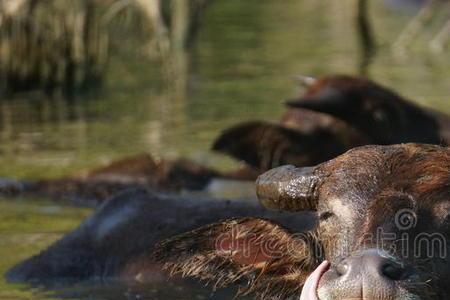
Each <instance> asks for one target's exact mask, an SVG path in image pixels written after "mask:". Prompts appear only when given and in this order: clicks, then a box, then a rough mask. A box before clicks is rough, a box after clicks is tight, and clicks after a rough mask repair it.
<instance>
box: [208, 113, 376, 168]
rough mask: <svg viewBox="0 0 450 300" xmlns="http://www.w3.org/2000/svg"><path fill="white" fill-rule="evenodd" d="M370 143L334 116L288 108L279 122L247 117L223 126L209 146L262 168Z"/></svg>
mask: <svg viewBox="0 0 450 300" xmlns="http://www.w3.org/2000/svg"><path fill="white" fill-rule="evenodd" d="M369 143H370V139H368V138H367V137H365V136H364V134H362V133H361V132H359V131H358V130H356V129H355V128H353V127H351V126H349V125H348V124H346V123H345V122H343V121H341V120H339V119H337V118H335V117H333V116H330V115H327V114H323V113H318V112H314V111H310V110H305V109H289V110H288V111H287V112H286V113H285V114H284V115H283V117H282V119H281V121H280V122H278V123H272V122H266V121H250V122H243V123H240V124H237V125H235V126H232V127H230V128H228V129H226V130H224V131H223V132H222V133H221V134H220V135H219V136H218V137H217V139H216V140H215V141H214V143H213V146H212V149H213V150H214V151H218V152H222V153H225V154H228V155H230V156H232V157H235V158H237V159H239V160H242V161H244V162H245V163H247V164H248V165H250V166H251V167H253V168H255V169H257V170H259V171H260V172H264V171H267V170H269V169H271V168H273V167H277V166H280V165H283V164H293V165H296V166H309V165H315V164H318V163H321V162H324V161H327V160H329V159H332V158H334V157H336V156H338V155H340V154H342V153H344V152H345V151H347V150H349V149H351V148H354V147H357V146H361V145H366V144H369Z"/></svg>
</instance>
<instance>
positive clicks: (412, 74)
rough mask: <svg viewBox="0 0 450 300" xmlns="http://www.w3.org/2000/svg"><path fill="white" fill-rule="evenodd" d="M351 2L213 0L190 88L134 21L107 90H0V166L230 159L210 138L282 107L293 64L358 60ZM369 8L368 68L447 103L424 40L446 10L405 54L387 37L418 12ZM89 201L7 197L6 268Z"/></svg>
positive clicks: (1, 293)
mask: <svg viewBox="0 0 450 300" xmlns="http://www.w3.org/2000/svg"><path fill="white" fill-rule="evenodd" d="M353 3H354V2H353V1H335V0H327V1H317V0H303V1H301V0H298V1H294V0H283V1H275V0H271V1H269V0H245V1H242V0H216V1H215V2H214V3H213V4H212V5H211V7H210V8H209V10H208V11H207V13H206V14H205V16H204V19H203V24H202V27H201V30H200V32H199V35H198V37H197V39H196V41H195V43H194V46H193V47H192V48H191V49H189V51H188V52H187V53H186V59H187V61H188V68H187V70H186V72H185V73H183V74H181V76H180V77H181V78H182V79H183V80H182V81H183V84H185V85H186V86H187V88H186V89H184V88H181V89H180V88H175V87H174V85H173V84H170V83H169V84H167V83H165V82H164V80H163V79H162V78H163V76H162V75H161V72H160V65H159V64H157V63H156V62H155V61H152V60H150V59H147V58H146V56H145V55H143V52H144V51H143V49H144V48H143V47H144V44H143V43H142V42H140V41H137V40H133V39H132V37H133V32H130V33H129V36H130V37H127V38H126V39H124V42H123V43H116V44H120V45H121V46H122V48H121V49H120V51H115V52H114V53H115V54H114V55H113V56H112V58H111V61H110V65H109V68H108V70H107V77H106V81H105V85H104V88H103V89H102V90H101V91H99V92H98V93H91V94H89V95H84V96H80V97H77V98H76V99H74V100H72V101H66V100H63V99H60V98H58V97H55V98H53V99H48V98H46V97H43V96H42V95H39V94H26V95H18V96H15V97H13V98H11V99H5V100H4V101H1V102H0V165H1V166H2V167H1V168H0V176H7V177H16V178H38V177H57V176H60V175H64V174H68V173H72V172H77V171H81V170H85V169H86V168H89V167H91V166H96V165H101V164H104V163H107V162H108V161H110V160H112V159H114V158H118V157H121V156H124V155H131V154H136V153H140V152H149V153H151V154H152V155H154V156H155V157H179V156H184V157H188V158H191V159H194V160H197V161H199V162H202V163H205V164H209V165H212V166H216V167H219V168H231V167H232V163H233V162H232V161H231V160H229V159H226V158H223V157H221V156H220V155H217V154H213V153H211V152H210V151H209V150H208V148H209V145H210V143H211V141H212V140H213V139H214V137H215V136H216V135H217V134H218V133H219V132H220V130H221V129H224V128H226V127H227V126H230V125H232V124H234V123H236V122H239V121H243V120H249V119H270V120H276V119H277V118H279V116H280V115H281V114H282V112H283V106H282V105H281V103H282V102H283V101H284V100H285V99H287V98H289V97H292V96H295V95H296V94H297V93H298V92H299V88H298V87H297V86H296V84H295V82H294V81H293V80H292V76H293V75H296V74H305V75H315V76H316V75H321V74H328V73H350V74H355V73H356V72H357V70H358V69H359V64H360V51H359V45H358V43H357V36H356V31H355V28H354V26H353V14H354V7H353V6H354V5H353ZM371 18H372V20H373V25H374V28H375V34H376V40H377V43H378V44H379V50H378V54H377V56H376V57H375V59H374V61H373V63H372V64H371V65H370V68H369V70H368V71H369V75H370V77H371V78H373V79H375V80H377V81H379V82H381V83H383V84H385V85H387V86H391V87H393V88H395V89H396V90H397V91H399V92H400V93H401V94H403V95H405V96H407V97H408V98H410V99H412V100H414V101H417V102H419V103H420V104H422V105H424V106H429V107H434V108H437V109H440V110H441V111H446V112H448V113H450V104H449V102H448V97H449V95H450V84H449V83H450V76H449V75H450V60H449V52H448V51H447V52H445V53H443V54H433V53H431V52H430V51H429V50H428V48H427V46H428V44H427V42H428V41H429V40H430V39H431V37H432V36H433V33H435V32H436V30H437V29H438V27H439V21H440V20H442V19H443V18H444V16H440V15H438V16H437V18H436V21H435V22H433V23H432V24H431V25H430V26H429V27H427V28H426V30H425V31H424V33H422V34H421V36H420V37H419V38H418V39H417V40H416V41H415V42H414V44H413V45H412V48H411V52H410V54H409V56H408V57H404V58H401V59H399V58H397V57H396V56H394V55H393V54H392V52H391V51H390V45H391V44H392V42H393V41H394V40H395V38H396V37H397V36H398V34H399V32H400V31H401V30H402V28H403V27H404V26H405V24H406V23H407V22H408V21H409V20H410V19H411V14H410V13H406V12H401V11H395V10H391V9H388V8H387V7H385V6H383V5H382V1H376V2H375V1H373V7H372V10H371ZM122 34H123V33H122ZM116 44H115V45H116ZM183 84H182V86H183ZM89 213H90V210H89V209H83V208H74V207H61V206H57V205H56V204H54V203H51V202H48V201H45V200H42V199H41V200H39V199H20V200H17V201H11V200H2V201H0V219H1V222H0V237H1V239H0V273H3V272H4V271H5V270H7V269H8V268H9V267H10V266H12V265H13V264H14V263H16V262H18V261H19V260H21V259H23V258H26V257H28V256H29V255H31V254H34V253H37V252H39V251H40V250H41V249H43V248H45V247H46V246H47V245H48V244H50V243H51V242H52V241H54V240H55V239H57V238H59V237H60V236H61V235H62V234H64V233H65V232H67V231H69V230H71V229H72V228H74V227H76V226H77V224H79V222H80V221H81V220H82V219H84V218H85V217H86V216H87V215H88V214H89ZM117 289H119V291H120V292H118V291H117ZM145 291H146V292H142V291H141V292H142V293H141V294H142V295H145V298H149V299H159V298H160V299H169V298H170V297H171V295H178V296H179V295H189V296H188V297H187V296H186V297H187V298H191V299H204V298H205V297H206V298H207V297H208V295H209V294H208V293H207V292H204V291H201V290H199V289H198V290H195V289H194V290H192V291H185V290H183V288H182V287H176V286H175V287H174V286H171V285H168V286H163V287H151V288H149V289H146V290H145ZM127 293H128V294H127ZM133 295H134V294H133V292H130V290H129V288H128V287H117V285H114V286H109V287H101V286H95V285H94V286H88V287H86V286H75V287H65V288H64V289H63V290H62V291H58V292H55V291H45V290H42V289H39V288H30V287H27V286H20V285H19V286H17V285H9V284H7V283H5V282H4V281H3V279H0V299H20V300H24V299H40V300H43V299H57V298H61V297H68V298H70V299H135V298H133V297H134V296H133ZM173 297H176V296H173ZM224 299H226V298H224Z"/></svg>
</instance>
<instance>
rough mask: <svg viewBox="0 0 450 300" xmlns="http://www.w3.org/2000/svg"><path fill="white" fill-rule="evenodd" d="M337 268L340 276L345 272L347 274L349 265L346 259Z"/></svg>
mask: <svg viewBox="0 0 450 300" xmlns="http://www.w3.org/2000/svg"><path fill="white" fill-rule="evenodd" d="M335 269H336V273H337V274H338V276H344V275H345V274H347V272H348V269H349V266H348V263H347V262H346V261H343V262H341V263H340V264H338V265H337V266H336V268H335Z"/></svg>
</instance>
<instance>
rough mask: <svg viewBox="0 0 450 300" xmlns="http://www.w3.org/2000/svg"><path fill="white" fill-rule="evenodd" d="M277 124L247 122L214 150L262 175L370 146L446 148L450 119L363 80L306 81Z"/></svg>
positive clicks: (329, 78)
mask: <svg viewBox="0 0 450 300" xmlns="http://www.w3.org/2000/svg"><path fill="white" fill-rule="evenodd" d="M304 82H305V87H306V91H305V93H303V94H302V95H301V96H300V97H299V98H297V99H294V100H290V101H288V102H287V105H288V110H287V111H286V113H285V114H284V115H283V116H282V118H281V120H280V122H277V123H269V122H265V121H255V122H245V123H241V124H237V125H235V126H233V127H231V128H229V129H227V130H225V131H224V132H223V133H222V134H220V135H219V137H218V138H217V139H216V141H215V142H214V144H213V147H212V148H213V150H216V151H219V152H222V153H225V154H228V155H231V156H232V157H235V158H237V159H239V160H243V161H244V162H246V163H248V164H249V165H251V166H253V167H256V168H259V169H260V170H261V171H266V170H268V169H270V168H273V167H276V166H279V165H282V164H293V165H296V166H308V165H314V164H317V163H320V162H324V161H326V160H329V159H332V158H334V157H336V156H338V155H340V154H342V153H344V152H345V151H347V150H349V149H352V148H354V147H357V146H361V145H368V144H382V145H389V144H397V143H405V142H415V143H431V144H447V143H448V142H449V141H450V117H448V116H447V115H445V114H442V113H440V112H436V111H433V110H431V109H427V108H423V107H420V106H418V105H416V104H414V103H412V102H410V101H408V100H405V99H403V98H402V97H401V96H399V95H398V94H396V93H395V92H393V91H391V90H390V89H388V88H385V87H383V86H381V85H379V84H377V83H375V82H372V81H370V80H368V79H365V78H362V77H352V76H345V75H330V76H325V77H322V78H318V79H313V78H307V80H306V81H305V80H304Z"/></svg>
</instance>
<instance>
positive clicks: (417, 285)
mask: <svg viewBox="0 0 450 300" xmlns="http://www.w3.org/2000/svg"><path fill="white" fill-rule="evenodd" d="M256 185H257V194H258V197H259V199H260V202H261V203H262V204H263V206H265V207H268V208H276V209H277V211H280V210H285V211H289V212H290V213H287V214H283V213H282V212H277V211H273V212H270V211H267V210H264V209H262V208H258V207H257V206H254V205H253V204H249V203H241V202H227V201H225V202H223V201H222V202H221V201H219V202H209V201H207V202H205V201H200V202H195V201H185V200H174V199H172V200H169V199H161V198H158V197H154V196H151V195H148V194H145V193H143V192H131V193H126V194H123V195H121V196H119V197H117V198H115V199H112V200H111V201H109V202H106V203H105V204H104V205H103V206H102V207H101V208H100V209H99V210H98V211H97V212H96V213H95V214H94V215H93V216H92V217H90V218H89V219H88V220H86V221H85V222H84V223H83V224H82V225H81V226H80V227H79V228H78V229H77V230H75V231H74V232H72V233H70V234H68V235H67V236H66V237H64V238H63V239H62V240H60V241H58V242H56V243H55V244H54V245H52V246H50V248H49V249H47V250H46V251H44V252H42V253H41V254H39V255H37V256H35V257H32V258H30V259H28V260H26V261H24V262H22V263H20V264H18V265H17V266H15V267H14V268H13V269H11V270H10V271H9V272H8V274H7V278H8V279H9V280H14V281H28V280H42V279H49V280H55V279H58V278H67V277H69V278H75V279H77V280H79V279H86V278H92V277H111V276H112V277H120V278H122V279H127V280H137V281H145V280H152V279H153V278H154V277H155V276H156V275H155V274H158V273H157V272H155V270H157V269H159V268H160V267H161V265H162V266H163V267H164V268H165V269H166V270H168V272H169V273H170V274H172V275H182V276H187V277H196V278H200V279H202V280H205V281H206V282H210V283H211V284H213V286H214V287H223V286H226V285H229V284H232V283H240V284H241V288H240V293H241V294H242V293H244V294H245V293H255V294H256V295H257V297H259V298H260V299H299V296H300V293H301V291H302V286H303V283H304V281H305V279H306V277H307V276H308V275H309V274H310V273H311V271H312V270H314V269H315V268H316V267H317V266H318V265H319V264H320V262H322V261H323V260H325V259H326V260H328V261H330V262H331V267H330V269H329V270H328V271H327V272H326V273H325V274H324V275H323V277H322V279H321V280H320V284H319V288H318V295H319V298H320V299H321V300H328V299H380V300H388V299H447V298H448V296H449V295H450V286H449V285H448V284H447V281H448V279H449V278H450V261H449V259H448V253H447V250H448V246H449V243H448V241H449V238H450V149H449V148H446V147H441V146H437V145H425V144H402V145H392V146H363V147H359V148H355V149H353V150H350V151H348V152H347V153H345V154H343V155H341V156H339V157H337V158H335V159H333V160H330V161H328V162H325V163H322V164H319V165H318V166H315V167H307V168H296V167H293V166H283V167H279V168H276V169H273V170H270V171H268V172H267V173H264V174H263V175H261V176H260V177H259V178H258V180H257V184H256ZM306 211H313V212H314V211H315V214H314V215H315V216H316V218H317V219H316V221H317V223H315V222H314V219H312V218H311V215H310V214H308V213H305V212H306ZM219 220H220V221H219ZM217 221H218V222H217ZM211 222H216V223H211ZM202 224H209V225H205V226H204V227H199V228H197V227H198V226H199V225H202ZM308 227H309V229H308ZM195 228H196V229H195ZM191 229H194V230H193V231H189V232H186V233H182V232H185V231H187V230H191ZM176 233H181V234H180V235H177V236H174V237H170V238H169V239H166V240H164V241H162V242H159V243H158V241H160V240H161V239H165V238H167V237H168V236H170V235H173V234H176ZM124 241H126V242H124ZM156 243H158V244H157V245H156V246H155V244H156Z"/></svg>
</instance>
